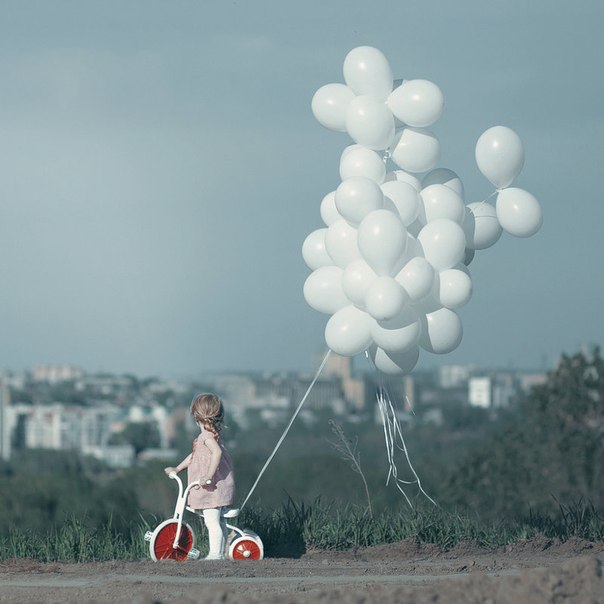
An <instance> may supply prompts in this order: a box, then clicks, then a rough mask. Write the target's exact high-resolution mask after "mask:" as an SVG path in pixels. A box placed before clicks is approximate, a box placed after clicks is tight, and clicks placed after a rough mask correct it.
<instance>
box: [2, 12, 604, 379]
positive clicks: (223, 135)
mask: <svg viewBox="0 0 604 604" xmlns="http://www.w3.org/2000/svg"><path fill="white" fill-rule="evenodd" d="M603 14H604V5H602V3H601V2H599V1H595V0H594V1H581V2H551V0H533V1H531V2H527V1H526V0H505V1H497V0H496V1H491V2H484V0H464V1H463V2H450V1H447V0H440V1H430V0H422V1H421V2H420V1H416V0H409V1H401V0H397V1H392V2H379V1H375V2H371V3H370V2H357V1H355V0H341V1H340V0H338V1H332V2H313V1H310V0H307V1H306V2H296V3H294V2H284V1H283V0H254V1H244V0H240V1H238V2H229V1H218V0H215V1H211V2H210V1H206V0H198V1H194V0H189V1H184V0H172V1H170V2H168V1H151V0H137V1H134V0H119V1H109V0H104V1H102V2H101V1H98V2H93V1H88V2H82V1H80V0H73V1H60V0H53V1H52V2H49V1H47V0H39V1H31V0H16V1H9V0H2V2H0V369H1V368H9V369H20V368H25V367H30V366H33V365H36V364H40V363H71V364H74V365H77V366H80V367H83V368H86V369H89V370H100V369H103V370H109V371H117V372H127V371H128V372H134V373H139V374H144V375H147V374H162V375H191V374H195V373H198V372H205V371H215V370H256V369H262V370H264V369H266V370H273V369H299V370H307V369H308V368H309V367H310V366H311V357H312V356H313V355H314V354H315V353H317V352H320V351H321V350H323V349H324V347H325V344H324V337H323V329H324V325H325V322H326V319H327V317H326V315H320V314H319V313H317V312H316V311H314V310H312V309H311V308H309V307H308V306H307V305H306V303H305V301H304V298H303V295H302V286H303V283H304V280H305V278H306V276H307V275H308V273H309V272H310V271H309V269H308V268H307V267H306V266H305V265H304V262H303V261H302V257H301V251H300V250H301V245H302V242H303V241H304V238H305V237H306V235H307V234H308V233H310V232H311V231H312V230H314V229H316V228H319V227H321V226H322V223H321V219H320V214H319V205H320V202H321V199H322V198H323V196H324V195H325V194H326V193H328V192H329V191H332V190H334V189H335V188H336V187H337V185H338V184H339V175H338V162H339V156H340V153H341V150H342V149H343V148H344V147H345V146H346V145H347V144H349V143H350V141H349V139H348V138H347V137H346V135H344V134H337V133H334V132H330V131H328V130H325V129H324V128H322V127H321V126H320V125H319V124H318V123H317V122H316V121H315V120H314V118H313V116H312V113H311V110H310V100H311V98H312V95H313V94H314V92H315V91H316V89H317V88H319V87H320V86H322V85H323V84H326V83H329V82H342V81H343V76H342V62H343V60H344V57H345V56H346V54H347V53H348V51H350V50H351V49H352V48H354V47H356V46H361V45H371V46H376V47H377V48H379V49H381V50H382V51H383V52H384V53H385V55H386V56H387V57H388V59H389V60H390V63H391V65H392V67H393V71H394V73H395V76H396V77H400V78H426V79H430V80H433V81H434V82H436V83H437V84H438V85H439V86H440V87H441V89H442V90H443V93H444V95H445V102H446V108H445V113H444V115H443V117H442V119H441V120H440V121H439V122H438V123H437V124H436V125H435V126H434V127H433V130H434V132H435V133H436V135H437V136H438V137H439V138H440V141H441V146H442V149H443V157H442V161H441V164H440V165H442V166H445V167H448V168H451V169H453V170H455V171H456V172H458V174H459V175H460V176H461V178H462V179H463V181H464V184H465V188H466V197H467V199H466V201H467V202H471V201H479V200H481V199H483V198H485V197H486V196H488V195H489V194H490V193H491V191H492V187H491V185H490V184H489V183H488V182H487V181H486V180H485V179H484V177H482V175H481V174H480V173H479V171H478V169H477V167H476V165H475V162H474V145H475V142H476V139H477V138H478V137H479V135H480V134H481V133H482V132H483V131H484V130H486V129H487V128H489V127H490V126H493V125H496V124H503V125H506V126H509V127H511V128H513V129H514V130H515V131H516V132H517V133H518V134H519V135H520V137H521V139H522V140H523V142H524V147H525V155H526V161H525V166H524V170H523V172H522V174H521V175H520V177H519V179H518V181H517V183H516V184H517V185H518V186H520V187H522V188H525V189H527V190H529V191H530V192H532V193H533V194H534V195H535V196H536V197H537V198H538V199H539V200H540V202H541V205H542V208H543V211H544V225H543V227H542V229H541V231H540V232H539V233H538V234H537V235H536V236H534V237H532V238H530V239H516V238H514V237H511V236H509V235H506V234H504V235H503V237H502V238H501V240H500V241H499V242H498V243H497V244H496V245H495V246H494V247H492V248H490V249H488V250H485V251H483V252H481V253H479V254H478V255H477V258H476V259H475V261H474V262H473V263H472V265H471V267H470V268H471V270H472V276H473V280H474V295H473V298H472V300H471V301H470V302H469V304H468V305H467V306H466V307H464V309H462V312H461V316H462V320H463V324H464V339H463V342H462V344H461V346H460V347H459V348H458V349H457V350H456V351H455V352H453V353H451V354H449V355H445V356H440V357H435V356H434V355H428V354H427V353H425V354H423V355H422V356H421V358H420V362H419V365H418V368H419V369H421V368H426V367H430V366H434V365H436V364H443V363H451V364H457V363H477V364H480V365H491V366H504V367H508V366H513V367H517V368H522V367H535V368H538V367H542V366H544V364H545V365H550V364H551V363H553V362H554V360H555V358H556V357H557V356H558V354H560V353H561V352H568V353H573V352H575V351H576V350H577V349H578V347H579V346H580V345H581V344H582V343H583V342H595V343H602V341H603V340H604V337H603V336H604V321H603V320H602V312H603V309H604V295H603V292H604V271H603V269H602V257H603V252H604V244H603V240H604V239H603V236H602V230H603V225H604V209H603V205H604V196H603V194H602V162H603V160H604V145H603V143H602V140H603V137H604V119H603V117H604V108H603V107H604V105H603V103H602V99H603V98H604V90H603V88H604V86H603V76H602V73H603V72H602V67H601V61H602V56H604V43H603V42H602V33H601V31H602V26H603V25H604V22H603Z"/></svg>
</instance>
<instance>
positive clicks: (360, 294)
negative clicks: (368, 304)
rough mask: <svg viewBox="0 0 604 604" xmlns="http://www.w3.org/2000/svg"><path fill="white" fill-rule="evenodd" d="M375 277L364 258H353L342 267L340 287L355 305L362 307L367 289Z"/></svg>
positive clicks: (363, 306)
mask: <svg viewBox="0 0 604 604" xmlns="http://www.w3.org/2000/svg"><path fill="white" fill-rule="evenodd" d="M377 278H378V277H377V275H376V274H375V271H374V270H373V269H372V268H371V267H370V266H369V265H368V264H367V263H366V262H365V261H364V260H354V261H353V262H351V263H350V264H349V265H348V266H347V267H346V268H345V269H344V274H343V275H342V289H343V290H344V293H345V294H346V297H347V298H348V299H349V300H350V301H351V302H352V303H353V304H354V305H355V306H357V307H359V308H362V309H364V308H365V296H366V294H367V290H368V289H369V287H370V286H371V284H372V283H373V282H374V281H375V280H376V279H377Z"/></svg>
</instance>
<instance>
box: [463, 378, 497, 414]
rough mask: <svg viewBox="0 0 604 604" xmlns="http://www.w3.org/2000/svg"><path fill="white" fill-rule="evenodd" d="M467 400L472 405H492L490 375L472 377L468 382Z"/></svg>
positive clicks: (487, 407) (485, 406)
mask: <svg viewBox="0 0 604 604" xmlns="http://www.w3.org/2000/svg"><path fill="white" fill-rule="evenodd" d="M468 401H469V403H470V405H472V406H473V407H482V408H483V409H490V408H491V407H492V405H493V380H492V379H491V378H490V377H473V378H471V379H470V381H469V382H468Z"/></svg>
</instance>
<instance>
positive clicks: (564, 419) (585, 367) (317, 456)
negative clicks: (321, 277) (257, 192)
mask: <svg viewBox="0 0 604 604" xmlns="http://www.w3.org/2000/svg"><path fill="white" fill-rule="evenodd" d="M603 397H604V363H603V361H602V358H601V357H600V353H599V351H596V353H595V354H594V355H593V356H590V357H587V356H585V355H583V354H577V355H574V356H570V357H564V358H563V359H562V360H561V362H560V364H559V366H558V368H557V369H556V370H555V371H553V372H552V373H551V374H550V375H549V377H548V380H547V382H546V383H545V384H544V385H543V386H539V387H537V388H535V389H534V390H533V391H532V392H531V394H530V395H529V396H527V398H526V399H525V400H524V401H522V402H521V403H520V404H519V405H518V407H517V408H515V409H514V410H511V411H509V412H506V413H504V414H503V415H500V416H499V417H498V418H497V419H493V417H492V416H491V414H490V413H489V412H487V411H484V410H476V409H471V408H466V407H463V406H459V407H449V408H447V409H445V410H444V422H443V424H442V425H440V426H437V425H433V424H426V423H420V422H418V423H417V424H416V425H414V426H413V427H410V428H408V429H405V428H404V433H405V436H406V444H407V448H408V451H409V454H410V457H411V461H412V463H413V465H414V468H415V470H416V472H417V474H418V475H419V476H420V478H421V480H422V485H423V487H424V489H425V491H426V492H427V493H428V494H429V495H430V496H431V497H433V498H434V499H435V500H436V501H437V502H438V504H439V506H440V508H441V509H443V510H445V511H447V512H456V511H458V512H460V513H461V512H463V513H471V514H473V515H477V516H479V517H481V518H483V519H484V520H489V519H499V520H501V519H504V518H505V519H507V520H509V521H510V522H515V521H517V520H518V519H520V518H523V517H526V516H527V515H528V514H540V515H550V516H552V517H554V516H555V515H556V514H558V513H559V512H560V510H561V509H569V507H568V506H571V507H572V506H573V505H575V504H576V503H577V502H579V501H583V502H588V503H589V505H593V509H594V510H595V511H596V512H597V511H598V510H602V509H603V508H604V492H603V491H602V488H601V485H602V484H603V479H604V404H603ZM328 420H329V417H328V416H324V417H321V418H320V419H319V420H318V421H317V422H316V423H314V424H312V425H306V424H304V423H302V422H298V423H297V424H295V425H294V428H293V429H292V431H291V433H290V435H289V436H288V438H287V439H286V440H285V442H284V444H283V445H282V448H281V449H280V450H279V452H278V454H277V456H276V457H275V459H274V460H273V462H272V464H271V465H270V466H269V469H268V470H267V472H266V473H265V475H264V476H263V478H262V480H261V482H260V484H259V486H258V488H257V490H256V491H255V493H254V496H253V497H252V499H251V503H252V504H255V505H257V506H260V507H262V508H263V509H264V510H267V509H271V508H274V509H280V508H281V506H282V504H283V502H286V501H293V502H295V503H296V505H300V504H302V503H305V504H309V503H313V502H315V501H316V500H317V499H320V500H321V501H322V502H323V503H324V504H327V505H332V506H335V507H336V508H337V507H338V506H344V505H348V506H350V505H353V506H358V508H359V509H363V508H368V507H369V501H368V499H367V492H368V493H369V498H370V500H371V501H370V503H371V508H372V510H373V512H374V514H375V515H376V516H377V515H379V513H380V512H381V511H382V512H383V511H384V510H388V511H389V512H391V511H396V510H398V509H401V510H402V509H404V508H406V507H407V504H406V502H405V500H404V498H403V496H402V495H401V493H400V492H399V491H398V490H397V489H396V488H395V487H394V486H393V485H392V484H390V485H389V486H386V485H385V481H386V477H387V475H388V464H387V461H386V451H385V446H384V435H383V431H382V428H381V426H378V425H376V424H375V423H374V422H372V421H367V422H364V423H342V424H340V425H339V427H340V428H341V431H342V432H343V436H342V434H340V435H339V436H338V435H337V434H336V433H334V431H333V429H332V427H333V426H332V425H330V423H329V421H328ZM280 432H281V431H280V430H270V429H262V428H258V429H257V430H253V431H251V432H243V431H238V430H237V429H236V427H235V426H233V427H231V428H230V429H229V428H227V429H226V430H225V433H224V437H225V440H226V441H227V442H228V443H229V447H230V451H231V453H232V456H233V461H234V465H235V470H236V476H237V484H238V499H239V502H241V500H242V499H243V498H244V497H245V495H246V494H247V492H248V491H249V488H250V487H251V485H252V483H253V481H254V480H255V479H256V477H257V476H258V472H259V471H260V468H261V467H262V465H263V464H264V462H265V460H266V458H267V456H268V455H269V454H270V452H271V451H272V449H273V446H274V444H275V443H276V441H277V439H278V437H279V435H280ZM342 438H344V439H346V441H347V443H348V445H349V447H350V450H351V451H353V456H354V457H355V458H356V463H357V464H358V465H360V469H361V471H362V473H363V477H364V479H365V481H366V483H367V491H366V490H365V487H364V483H363V479H362V478H363V477H361V476H360V475H359V473H358V472H355V471H354V469H353V467H352V466H353V465H355V464H353V463H352V458H351V456H346V455H342V453H341V449H342V447H341V446H340V447H339V449H340V451H338V447H337V446H335V445H337V444H338V443H339V444H340V445H341V444H342V442H343V441H342ZM180 445H181V449H182V450H181V452H180V455H181V456H182V457H184V455H185V454H186V453H187V452H188V451H190V445H191V443H190V439H189V438H188V437H184V436H183V438H182V442H181V443H180ZM182 457H179V458H178V459H175V460H174V463H176V462H177V461H180V459H182ZM397 460H398V466H399V470H400V471H401V474H402V476H401V478H404V479H408V480H413V475H412V474H411V473H410V472H409V471H406V472H403V469H404V468H405V467H406V463H405V458H404V455H402V453H401V452H400V451H399V454H398V458H397ZM164 465H168V464H167V463H159V462H153V463H148V464H146V465H142V466H137V467H133V468H130V469H127V470H123V471H120V472H113V471H112V472H110V471H108V470H107V468H105V467H104V466H103V465H102V464H100V463H98V462H96V461H94V460H92V459H83V458H80V457H79V456H77V455H75V454H69V453H65V452H51V451H27V450H25V451H23V452H21V453H20V454H17V455H15V456H14V457H13V459H11V461H10V462H8V463H2V464H0V506H1V509H2V510H3V514H2V516H1V517H0V535H6V534H8V533H9V532H10V530H11V527H13V528H18V529H22V530H31V531H34V532H43V531H47V530H48V529H49V527H51V526H58V525H61V524H62V523H63V522H64V520H65V518H67V517H71V518H73V517H77V518H78V520H79V522H82V523H83V524H84V525H85V526H88V527H90V528H94V527H97V526H107V525H108V524H111V526H112V527H114V528H115V530H116V531H128V530H130V529H131V528H132V527H133V526H135V525H136V526H139V525H140V523H141V522H148V523H149V524H150V525H152V526H154V525H155V524H157V522H158V521H159V520H160V519H163V518H165V517H168V516H171V515H172V512H173V509H174V502H175V496H176V485H175V484H174V482H173V481H171V480H169V479H167V478H166V477H165V475H164V473H163V471H162V468H163V466H164ZM357 469H358V468H357ZM405 490H406V492H407V493H408V495H409V496H410V498H411V500H412V502H413V503H414V504H416V505H419V507H424V508H425V504H426V502H427V500H426V499H425V498H424V497H423V496H422V495H421V494H420V493H419V490H418V488H417V485H414V484H410V485H406V486H405Z"/></svg>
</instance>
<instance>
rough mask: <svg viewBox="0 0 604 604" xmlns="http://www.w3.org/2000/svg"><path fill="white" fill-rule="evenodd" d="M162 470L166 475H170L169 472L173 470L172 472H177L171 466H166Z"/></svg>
mask: <svg viewBox="0 0 604 604" xmlns="http://www.w3.org/2000/svg"><path fill="white" fill-rule="evenodd" d="M164 472H165V473H166V476H170V474H172V472H174V474H178V470H177V469H176V468H173V467H171V466H170V467H167V468H164Z"/></svg>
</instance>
